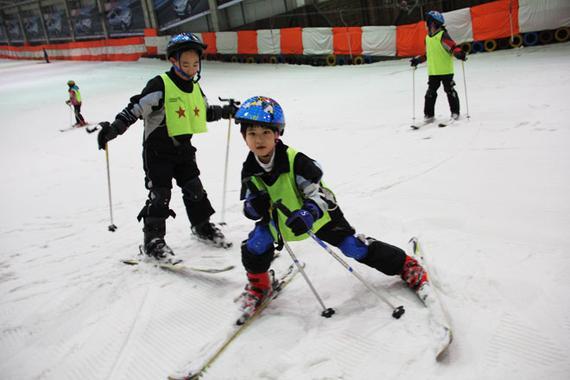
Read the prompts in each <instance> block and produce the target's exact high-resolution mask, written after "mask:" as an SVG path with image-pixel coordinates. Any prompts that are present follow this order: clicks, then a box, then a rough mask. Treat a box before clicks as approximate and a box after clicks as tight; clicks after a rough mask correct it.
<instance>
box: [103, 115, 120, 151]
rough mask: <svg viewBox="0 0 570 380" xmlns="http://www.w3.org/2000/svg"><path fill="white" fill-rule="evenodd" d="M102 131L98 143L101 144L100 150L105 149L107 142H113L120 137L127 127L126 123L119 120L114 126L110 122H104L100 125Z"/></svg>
mask: <svg viewBox="0 0 570 380" xmlns="http://www.w3.org/2000/svg"><path fill="white" fill-rule="evenodd" d="M99 125H100V126H101V130H100V131H99V134H98V135H97V143H98V144H99V149H105V145H107V142H109V141H111V140H113V139H114V138H115V137H117V135H120V134H121V133H122V132H124V131H125V129H126V127H125V125H124V123H123V122H122V121H121V120H119V119H117V120H115V121H114V122H113V123H112V124H111V123H109V122H108V121H102V122H100V123H99Z"/></svg>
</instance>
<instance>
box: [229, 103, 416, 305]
mask: <svg viewBox="0 0 570 380" xmlns="http://www.w3.org/2000/svg"><path fill="white" fill-rule="evenodd" d="M235 120H236V123H239V124H240V130H241V133H242V135H243V138H244V139H245V142H246V144H247V146H248V148H249V150H250V153H249V154H248V156H247V159H246V160H245V162H244V164H243V169H242V173H241V177H242V191H241V199H242V200H244V214H245V216H246V217H247V218H249V219H252V220H255V221H257V222H256V224H255V228H254V229H253V231H251V232H250V233H249V236H248V238H247V240H245V241H244V242H243V243H242V245H241V254H242V263H243V265H244V267H245V270H246V272H247V279H248V281H249V283H248V285H247V286H246V289H245V291H244V293H243V295H242V305H241V307H242V310H243V311H244V313H245V314H246V315H247V314H249V313H253V312H254V311H255V309H256V307H257V306H258V305H259V304H260V303H261V302H262V301H263V299H264V298H265V297H267V296H268V295H269V294H270V293H271V291H272V289H271V280H270V277H269V274H268V269H269V266H270V264H271V261H272V259H273V255H274V250H275V244H276V243H277V244H278V245H279V241H280V240H279V239H281V238H282V239H284V240H286V241H294V240H302V239H305V238H307V237H308V235H307V231H309V230H311V231H312V232H314V233H315V234H316V235H317V236H318V237H319V238H320V239H322V240H324V241H326V242H328V243H330V244H331V245H334V246H335V247H338V248H339V249H340V250H341V251H342V252H343V253H344V254H345V255H346V256H348V257H351V258H354V259H356V260H357V261H358V262H360V263H362V264H365V265H368V266H370V267H372V268H375V269H377V270H379V271H380V272H383V273H385V274H387V275H390V276H392V275H400V276H401V277H402V279H403V280H404V281H405V282H406V283H407V284H408V286H409V287H410V288H412V289H414V290H417V289H419V288H420V287H421V286H422V285H423V284H424V283H425V282H426V281H427V274H426V272H425V271H424V269H423V268H422V267H421V265H420V264H419V263H418V262H417V261H416V260H415V259H414V258H412V257H410V256H408V255H406V253H405V252H404V251H403V250H401V249H400V248H398V247H395V246H392V245H390V244H387V243H384V242H381V241H379V240H376V239H372V238H367V237H364V236H363V235H358V236H355V232H356V231H355V230H354V228H353V227H352V226H351V225H350V224H349V223H348V221H347V220H346V219H345V218H344V215H343V213H342V211H341V209H340V207H339V205H338V204H337V202H336V199H335V196H334V194H333V193H332V191H331V190H329V189H328V188H327V187H325V186H324V184H323V182H322V177H323V172H322V170H321V167H320V166H319V165H318V164H317V162H316V161H314V160H312V159H311V158H309V157H308V156H306V155H305V154H303V153H301V152H297V151H296V150H294V149H293V148H291V147H289V146H287V145H285V144H284V143H283V142H282V141H281V137H282V136H283V133H284V131H285V118H284V115H283V110H282V108H281V106H280V105H279V103H277V102H276V101H275V100H273V99H271V98H267V97H263V96H255V97H252V98H250V99H248V100H246V101H245V102H244V103H243V104H242V106H241V107H240V108H239V110H238V111H237V113H236V115H235ZM277 201H281V203H283V204H284V205H285V206H286V207H287V208H288V209H289V210H290V211H291V215H290V216H288V217H287V216H285V214H284V213H283V212H282V211H281V210H280V209H277V208H276V207H275V203H276V202H277ZM271 221H273V224H274V225H276V226H277V227H278V229H279V233H277V231H276V230H275V229H274V228H273V225H272V223H271Z"/></svg>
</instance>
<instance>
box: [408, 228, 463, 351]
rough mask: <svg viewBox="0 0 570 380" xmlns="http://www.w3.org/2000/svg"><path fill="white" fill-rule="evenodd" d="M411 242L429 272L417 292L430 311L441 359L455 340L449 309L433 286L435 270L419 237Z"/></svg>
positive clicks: (417, 257) (415, 253) (413, 250)
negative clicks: (426, 256)
mask: <svg viewBox="0 0 570 380" xmlns="http://www.w3.org/2000/svg"><path fill="white" fill-rule="evenodd" d="M409 243H410V246H411V252H412V255H413V256H414V258H415V259H416V260H418V261H419V262H420V264H421V265H422V266H423V268H424V269H425V270H426V271H427V274H428V279H429V280H428V282H426V283H425V284H424V285H423V286H422V287H421V288H420V289H418V290H417V291H416V294H417V295H418V297H419V298H420V300H421V301H422V303H423V304H424V305H425V306H426V308H427V309H428V311H429V314H430V325H431V330H432V333H433V334H434V335H435V338H436V342H435V345H434V351H435V358H436V360H440V359H441V358H442V357H443V355H444V354H445V352H446V351H447V349H448V347H449V345H450V344H451V342H452V340H453V330H452V327H451V322H450V320H449V315H448V313H447V310H446V309H445V307H444V305H443V303H442V302H441V300H440V298H439V296H438V294H437V291H436V289H435V286H433V283H432V280H433V279H434V276H433V272H432V271H430V270H429V264H428V263H427V262H426V258H425V254H424V252H423V250H422V248H421V245H420V242H419V240H418V238H417V237H412V238H411V239H410V241H409Z"/></svg>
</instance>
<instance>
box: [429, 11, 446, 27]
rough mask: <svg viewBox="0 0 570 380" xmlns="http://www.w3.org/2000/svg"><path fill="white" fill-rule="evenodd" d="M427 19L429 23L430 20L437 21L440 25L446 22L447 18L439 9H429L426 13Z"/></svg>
mask: <svg viewBox="0 0 570 380" xmlns="http://www.w3.org/2000/svg"><path fill="white" fill-rule="evenodd" d="M426 21H427V22H428V23H429V22H430V21H433V22H435V23H436V24H438V25H439V26H441V25H443V24H445V19H444V18H443V15H442V14H441V13H439V12H438V11H429V12H428V13H427V15H426Z"/></svg>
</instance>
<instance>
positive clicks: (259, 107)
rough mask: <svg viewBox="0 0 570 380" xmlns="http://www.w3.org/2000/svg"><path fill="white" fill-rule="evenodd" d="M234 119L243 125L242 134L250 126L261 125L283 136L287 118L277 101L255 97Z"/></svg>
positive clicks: (250, 99)
mask: <svg viewBox="0 0 570 380" xmlns="http://www.w3.org/2000/svg"><path fill="white" fill-rule="evenodd" d="M234 119H235V121H236V123H239V124H241V128H240V129H241V133H245V130H246V129H247V127H248V126H251V125H252V124H253V125H261V126H264V127H268V128H270V129H272V130H274V131H276V132H279V135H280V136H282V135H283V133H284V132H285V116H284V115H283V109H282V108H281V106H280V105H279V103H277V102H276V101H275V100H273V99H271V98H268V97H266V96H254V97H251V98H249V99H247V100H246V101H245V102H243V103H242V105H241V107H240V108H239V109H238V111H237V112H236V114H235V116H234Z"/></svg>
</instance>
